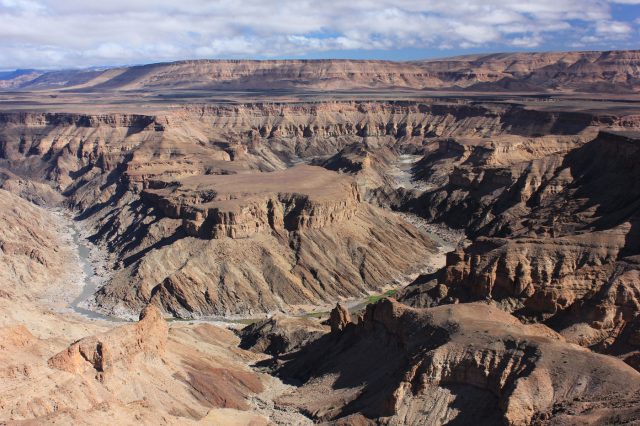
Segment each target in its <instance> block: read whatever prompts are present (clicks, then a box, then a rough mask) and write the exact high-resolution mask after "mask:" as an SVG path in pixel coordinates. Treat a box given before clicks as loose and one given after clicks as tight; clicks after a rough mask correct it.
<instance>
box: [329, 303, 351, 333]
mask: <svg viewBox="0 0 640 426" xmlns="http://www.w3.org/2000/svg"><path fill="white" fill-rule="evenodd" d="M350 323H351V314H350V313H349V310H348V309H347V308H345V307H344V306H342V305H341V304H340V303H337V304H336V307H335V308H333V309H332V310H331V312H330V313H329V326H330V327H331V332H332V333H338V332H340V331H342V330H344V328H345V327H346V326H347V325H348V324H350Z"/></svg>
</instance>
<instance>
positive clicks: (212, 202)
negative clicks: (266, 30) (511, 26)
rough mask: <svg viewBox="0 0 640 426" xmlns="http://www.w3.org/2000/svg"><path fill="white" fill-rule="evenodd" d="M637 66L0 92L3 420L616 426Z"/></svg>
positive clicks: (554, 64)
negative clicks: (83, 248)
mask: <svg viewBox="0 0 640 426" xmlns="http://www.w3.org/2000/svg"><path fill="white" fill-rule="evenodd" d="M638 55H639V54H638V52H637V51H612V52H569V53H545V54H527V53H513V54H495V55H477V56H467V57H457V58H451V59H446V60H434V61H424V62H422V61H418V62H406V63H405V62H403V63H396V62H382V61H181V62H177V63H171V64H152V65H145V66H137V67H126V68H113V69H106V70H99V71H97V70H91V71H86V70H85V71H83V70H75V71H52V72H44V73H40V74H39V73H37V72H35V73H17V74H16V75H15V76H9V77H11V78H14V77H15V81H14V80H10V79H9V77H5V78H4V80H3V82H4V83H3V85H1V86H0V87H2V88H4V91H0V100H2V102H0V201H1V203H0V207H1V208H0V223H1V224H2V226H1V227H0V265H2V267H1V268H0V283H1V284H0V306H1V307H2V310H1V312H2V316H0V337H1V339H0V377H2V378H3V380H2V384H1V385H0V386H2V395H1V396H0V423H1V422H9V423H11V422H19V421H35V422H38V423H45V424H48V423H58V424H60V423H77V424H103V423H107V422H111V423H112V422H114V421H115V422H117V423H122V424H132V423H143V424H178V423H179V424H191V423H208V424H253V425H261V424H313V423H327V424H336V425H368V424H387V425H402V424H409V425H422V424H465V423H469V422H472V421H473V422H475V423H478V424H496V423H498V424H499V423H504V424H510V425H524V424H607V423H616V424H633V423H635V422H638V421H640V281H639V278H640V257H639V256H640V233H639V232H638V229H639V228H638V223H639V222H638V218H639V212H640V210H639V209H640V187H639V186H638V182H640V175H639V173H640V168H639V167H638V164H639V161H640V108H639V106H638V105H640V104H639V102H640V98H639V97H638V87H639V86H638V85H639V84H640V75H639V74H638V69H640V68H638V66H639V62H640V56H638ZM36 74H37V75H36ZM79 243H82V244H85V245H86V247H88V249H87V251H88V252H89V254H85V253H84V252H79V251H78V247H77V246H78V244H79ZM83 256H84V257H83ZM83 261H84V263H83ZM83 265H85V266H86V265H89V266H90V267H89V269H91V268H93V271H86V270H85V269H86V268H85V267H84V266H83ZM92 274H94V275H95V276H94V277H89V276H87V275H92ZM83 277H84V278H83ZM91 280H93V281H91ZM89 281H91V282H92V283H94V284H91V286H90V287H87V286H88V285H89V284H87V283H88V282H89ZM95 283H98V284H95ZM87 289H88V290H87ZM336 304H337V306H336Z"/></svg>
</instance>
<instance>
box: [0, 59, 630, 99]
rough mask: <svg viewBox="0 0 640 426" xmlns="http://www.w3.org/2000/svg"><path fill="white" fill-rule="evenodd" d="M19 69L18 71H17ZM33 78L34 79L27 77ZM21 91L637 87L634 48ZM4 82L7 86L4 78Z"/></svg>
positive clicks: (45, 85)
mask: <svg viewBox="0 0 640 426" xmlns="http://www.w3.org/2000/svg"><path fill="white" fill-rule="evenodd" d="M16 73H18V71H16ZM30 77H32V78H30ZM2 81H4V82H5V84H4V85H3V86H0V87H4V88H7V87H9V88H12V89H16V88H19V89H21V90H41V89H45V90H50V89H71V90H78V91H109V90H169V89H180V90H198V89H211V90H251V89H261V90H268V89H310V90H358V89H374V88H375V89H385V88H389V89H391V88H405V89H433V90H443V89H447V90H460V89H469V90H477V91H490V92H492V91H537V92H538V91H578V92H614V93H615V92H624V93H626V92H638V91H639V90H640V51H638V50H629V51H607V52H551V53H499V54H491V55H468V56H460V57H454V58H446V59H437V60H425V61H411V62H391V61H373V60H273V61H252V60H192V61H179V62H171V63H158V64H150V65H139V66H131V67H120V68H110V69H88V70H63V71H51V72H44V73H42V72H37V71H34V72H32V73H31V74H20V75H16V76H15V77H14V78H12V79H11V78H10V76H8V77H7V78H5V79H4V80H0V84H1V83H2ZM7 82H8V83H7Z"/></svg>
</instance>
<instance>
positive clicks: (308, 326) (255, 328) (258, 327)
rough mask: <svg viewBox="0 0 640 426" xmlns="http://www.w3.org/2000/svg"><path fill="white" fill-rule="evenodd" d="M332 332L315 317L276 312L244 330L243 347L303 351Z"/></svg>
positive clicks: (274, 351) (279, 352) (270, 351)
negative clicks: (305, 347)
mask: <svg viewBox="0 0 640 426" xmlns="http://www.w3.org/2000/svg"><path fill="white" fill-rule="evenodd" d="M328 331H329V329H328V328H327V327H326V326H324V325H322V324H320V323H319V321H317V320H314V319H311V318H305V317H289V316H285V315H274V316H272V317H271V318H268V319H265V320H262V321H257V322H254V323H253V324H250V325H248V326H246V327H245V328H243V329H242V330H240V332H239V335H240V339H241V340H240V347H241V348H243V349H248V350H251V351H254V352H262V353H265V354H268V355H273V356H280V355H283V354H286V353H289V352H294V351H297V350H300V349H301V348H303V347H304V346H306V345H308V344H310V343H311V342H313V341H315V340H318V339H319V338H320V337H322V336H323V335H325V334H326V333H327V332H328Z"/></svg>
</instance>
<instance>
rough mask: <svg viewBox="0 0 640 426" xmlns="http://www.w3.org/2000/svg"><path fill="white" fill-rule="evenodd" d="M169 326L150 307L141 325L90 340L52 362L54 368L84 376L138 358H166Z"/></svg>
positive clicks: (52, 358) (72, 346)
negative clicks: (85, 373) (89, 372)
mask: <svg viewBox="0 0 640 426" xmlns="http://www.w3.org/2000/svg"><path fill="white" fill-rule="evenodd" d="M168 331H169V327H168V325H167V323H166V321H165V320H164V318H163V317H162V313H161V312H160V310H159V309H158V308H157V307H155V306H152V305H149V306H147V307H146V308H145V309H144V310H143V311H142V312H141V314H140V321H139V322H138V323H137V324H132V325H123V326H120V327H117V328H115V329H113V330H111V331H108V332H107V333H104V334H102V335H97V336H91V337H86V338H84V339H81V340H79V341H78V342H75V343H73V344H72V345H71V346H69V348H67V349H66V350H64V351H62V352H60V353H58V354H56V355H54V356H53V357H51V358H50V359H49V361H48V364H49V366H50V367H52V368H56V369H59V370H64V371H68V372H70V373H76V374H81V373H83V372H85V371H86V370H87V369H89V368H92V369H94V370H95V371H96V372H97V373H107V372H108V371H109V369H111V368H113V366H114V365H115V364H116V363H128V362H131V361H132V359H133V358H134V357H136V356H138V355H142V356H144V357H162V355H163V354H164V350H165V346H166V343H167V336H168Z"/></svg>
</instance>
